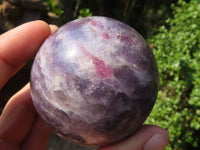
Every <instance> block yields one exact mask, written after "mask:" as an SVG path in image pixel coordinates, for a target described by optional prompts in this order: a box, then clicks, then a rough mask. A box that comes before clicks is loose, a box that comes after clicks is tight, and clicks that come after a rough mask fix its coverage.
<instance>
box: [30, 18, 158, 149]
mask: <svg viewBox="0 0 200 150" xmlns="http://www.w3.org/2000/svg"><path fill="white" fill-rule="evenodd" d="M157 92H158V69H157V64H156V60H155V58H154V55H153V53H152V51H151V49H150V47H149V46H148V45H147V43H146V42H145V40H144V39H143V38H142V37H141V36H140V35H139V34H138V33H137V32H136V31H135V30H134V29H133V28H131V27H130V26H128V25H126V24H124V23H122V22H120V21H117V20H114V19H111V18H107V17H87V18H82V19H77V20H74V21H72V22H69V23H67V24H65V25H63V26H62V27H60V28H59V29H58V30H57V31H56V32H55V33H54V34H52V35H51V36H50V37H49V38H48V39H47V40H46V41H45V42H44V43H43V45H42V46H41V48H40V50H39V51H38V53H37V55H36V58H35V61H34V63H33V67H32V71H31V95H32V99H33V103H34V105H35V107H36V110H37V112H38V113H39V115H40V116H41V117H42V118H43V119H44V121H45V122H46V123H47V124H48V125H49V126H51V127H52V128H53V129H54V130H55V132H56V133H57V134H58V135H60V136H62V137H63V138H64V139H66V140H70V141H72V142H75V143H78V144H81V145H88V146H104V145H108V144H111V143H114V142H117V141H120V140H122V139H123V138H126V137H127V136H129V135H130V134H132V133H133V132H135V131H136V130H137V129H138V128H139V127H140V126H141V125H142V123H143V122H144V121H145V119H146V118H147V116H148V115H149V113H150V112H151V110H152V108H153V105H154V103H155V100H156V97H157Z"/></svg>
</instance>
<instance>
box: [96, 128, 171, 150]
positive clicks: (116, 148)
mask: <svg viewBox="0 0 200 150" xmlns="http://www.w3.org/2000/svg"><path fill="white" fill-rule="evenodd" d="M168 144H169V135H168V133H167V131H165V130H164V129H162V128H160V127H158V126H154V125H144V126H142V127H141V128H140V129H139V130H138V131H137V132H136V133H134V134H133V135H131V136H130V137H128V138H127V139H125V140H123V141H120V142H119V143H115V144H112V145H109V146H105V147H101V148H99V149H98V150H163V149H164V148H165V147H166V146H167V145H168Z"/></svg>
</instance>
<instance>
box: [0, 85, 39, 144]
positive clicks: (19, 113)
mask: <svg viewBox="0 0 200 150" xmlns="http://www.w3.org/2000/svg"><path fill="white" fill-rule="evenodd" d="M36 116H37V114H36V111H35V108H34V106H33V103H32V100H31V96H30V84H27V85H26V86H25V87H24V88H23V89H22V90H20V91H19V92H18V93H17V94H15V95H14V96H13V97H12V98H11V99H10V100H9V102H8V103H7V104H6V106H5V108H4V110H3V112H2V114H1V117H0V139H1V140H4V141H7V142H8V143H11V144H13V145H19V144H20V143H21V141H23V140H24V139H25V137H26V136H27V135H28V133H29V131H30V130H31V128H32V125H33V123H34V121H35V120H36Z"/></svg>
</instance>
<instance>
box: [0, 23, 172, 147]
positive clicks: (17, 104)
mask: <svg viewBox="0 0 200 150" xmlns="http://www.w3.org/2000/svg"><path fill="white" fill-rule="evenodd" d="M56 29H57V27H55V26H49V25H47V24H46V23H44V22H42V21H34V22H30V23H26V24H24V25H22V26H19V27H17V28H15V29H13V30H11V31H9V32H7V33H5V34H3V35H1V36H0V68H1V69H0V89H1V88H2V87H3V85H4V84H5V83H6V81H7V80H8V79H9V78H10V77H11V76H12V75H13V74H14V73H16V72H17V71H18V70H19V69H20V68H21V67H22V66H23V64H24V63H25V62H27V61H28V60H29V59H31V58H33V57H34V55H35V53H36V52H37V50H38V49H39V47H40V45H41V44H42V43H43V41H44V40H45V39H46V38H47V37H48V36H49V35H50V34H51V33H52V32H54V31H55V30H56ZM51 132H52V131H51V129H49V128H48V127H47V126H46V125H45V123H44V122H43V121H42V120H41V119H40V118H39V117H38V116H37V113H36V111H35V109H34V106H33V103H32V100H31V96H30V85H29V84H27V85H26V86H25V87H24V88H23V89H22V90H20V91H19V92H18V93H17V94H15V95H14V96H13V97H12V98H11V99H10V100H9V102H8V103H7V105H6V106H5V108H4V111H3V113H2V114H1V117H0V149H2V150H4V149H6V150H18V149H20V150H36V149H37V150H44V149H45V148H46V145H47V143H48V139H49V136H50V134H51ZM168 143H169V136H168V134H167V132H166V131H165V130H163V129H162V128H160V127H157V126H153V125H146V126H142V127H141V128H140V129H139V130H138V131H137V132H136V133H135V134H133V135H132V136H130V137H129V138H127V139H125V140H123V141H121V142H119V143H116V144H113V145H110V146H106V147H102V148H99V150H162V149H163V148H164V147H165V146H166V145H167V144H168Z"/></svg>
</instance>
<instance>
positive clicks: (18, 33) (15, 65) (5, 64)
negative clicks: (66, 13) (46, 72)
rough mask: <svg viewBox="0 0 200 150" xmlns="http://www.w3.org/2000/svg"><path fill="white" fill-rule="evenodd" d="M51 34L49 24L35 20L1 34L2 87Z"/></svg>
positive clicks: (0, 76)
mask: <svg viewBox="0 0 200 150" xmlns="http://www.w3.org/2000/svg"><path fill="white" fill-rule="evenodd" d="M50 34H51V30H50V28H49V25H48V24H46V23H45V22H43V21H33V22H29V23H26V24H23V25H21V26H19V27H17V28H15V29H13V30H10V31H8V32H6V33H4V34H2V35H0V68H1V69H0V89H1V88H2V87H3V85H4V84H5V83H6V82H7V80H8V79H9V78H10V77H11V76H12V75H13V74H14V73H15V72H16V71H17V70H18V69H19V68H20V67H21V66H22V65H23V64H24V63H25V62H27V61H28V60H29V59H31V58H33V57H34V55H35V53H36V52H37V50H38V49H39V47H40V45H41V44H42V43H43V42H44V40H45V39H46V38H47V37H48V36H49V35H50Z"/></svg>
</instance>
